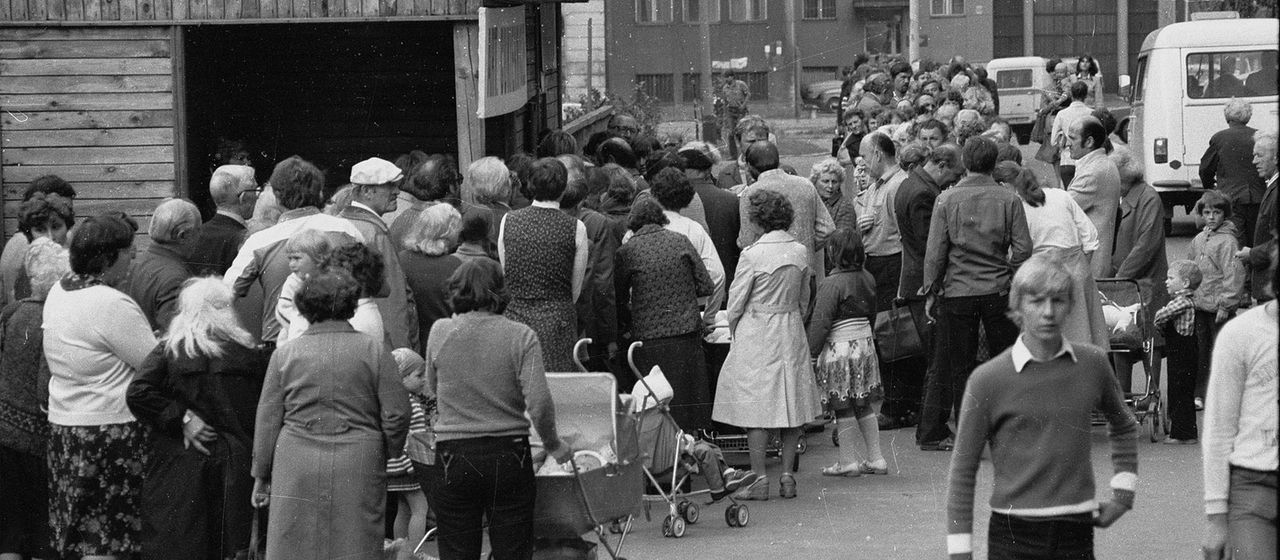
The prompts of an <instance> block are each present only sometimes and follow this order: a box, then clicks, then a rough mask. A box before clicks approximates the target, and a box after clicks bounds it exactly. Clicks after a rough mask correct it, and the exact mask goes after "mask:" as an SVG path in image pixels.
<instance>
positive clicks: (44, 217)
mask: <svg viewBox="0 0 1280 560" xmlns="http://www.w3.org/2000/svg"><path fill="white" fill-rule="evenodd" d="M54 220H61V221H62V224H63V225H65V226H67V229H71V227H72V226H73V225H75V212H73V211H72V209H71V200H70V199H67V198H65V197H63V196H61V195H58V194H55V193H48V194H46V193H43V192H36V193H32V195H31V198H29V199H27V201H26V202H23V203H22V206H20V207H19V208H18V231H21V232H22V234H23V235H25V236H26V237H27V241H31V240H32V238H33V236H32V233H31V232H32V231H34V230H48V229H50V228H51V227H53V225H54V224H53V221H54Z"/></svg>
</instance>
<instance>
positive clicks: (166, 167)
mask: <svg viewBox="0 0 1280 560" xmlns="http://www.w3.org/2000/svg"><path fill="white" fill-rule="evenodd" d="M41 175H57V176H59V177H62V178H63V179H66V180H67V181H70V182H71V183H76V182H79V181H172V180H173V164H172V163H121V164H104V165H6V166H4V177H5V180H6V181H15V182H19V183H30V182H31V180H32V179H35V178H36V177H39V176H41Z"/></svg>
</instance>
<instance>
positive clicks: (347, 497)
mask: <svg viewBox="0 0 1280 560" xmlns="http://www.w3.org/2000/svg"><path fill="white" fill-rule="evenodd" d="M359 294H360V288H359V286H358V285H357V284H356V282H355V280H354V279H352V278H351V277H350V276H349V275H346V274H345V273H329V274H323V275H320V276H318V277H315V278H312V279H309V280H307V282H306V283H304V284H303V285H302V288H301V289H300V290H299V291H298V294H297V296H295V301H296V303H297V306H298V311H299V312H301V313H302V316H303V317H305V318H306V319H307V320H308V321H309V322H310V323H311V327H310V328H308V329H307V331H306V332H305V333H303V335H302V336H301V337H299V338H297V339H294V340H291V341H289V342H287V343H285V344H283V345H281V346H280V348H279V349H277V350H276V352H275V354H273V355H272V356H271V363H270V365H269V366H268V367H267V377H266V381H265V382H264V384H263V387H262V397H261V398H260V399H259V401H258V417H257V422H256V425H255V429H254V438H253V440H254V452H253V476H254V491H253V502H254V505H255V506H257V507H263V506H266V505H268V504H270V506H271V507H270V510H269V511H270V513H269V519H268V525H267V558H268V560H271V559H284V558H289V559H321V558H324V559H328V558H365V559H375V558H380V557H381V555H382V534H383V518H382V516H383V512H384V509H385V499H386V480H385V472H386V471H385V467H386V464H387V454H388V453H391V454H395V455H399V454H400V453H401V451H402V450H403V449H404V441H405V434H406V432H407V431H408V428H409V396H408V393H407V392H406V391H405V388H404V385H403V384H402V383H401V381H400V374H399V373H398V370H397V368H396V362H395V359H394V358H392V356H391V353H390V352H389V351H388V350H387V349H386V348H385V347H384V345H383V343H382V341H381V340H375V339H374V338H373V337H370V336H368V335H365V334H361V333H359V332H356V330H355V329H354V328H352V327H351V324H350V323H348V322H347V320H348V319H350V318H351V316H352V315H353V314H354V313H355V309H356V300H357V298H358V297H359Z"/></svg>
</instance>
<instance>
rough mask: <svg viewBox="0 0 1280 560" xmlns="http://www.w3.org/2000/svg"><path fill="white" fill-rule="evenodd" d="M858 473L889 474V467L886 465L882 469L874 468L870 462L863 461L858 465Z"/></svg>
mask: <svg viewBox="0 0 1280 560" xmlns="http://www.w3.org/2000/svg"><path fill="white" fill-rule="evenodd" d="M858 471H859V472H861V473H862V474H889V465H888V464H887V463H886V464H885V466H883V467H876V466H873V464H872V463H871V461H863V462H861V463H858Z"/></svg>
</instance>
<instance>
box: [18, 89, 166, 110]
mask: <svg viewBox="0 0 1280 560" xmlns="http://www.w3.org/2000/svg"><path fill="white" fill-rule="evenodd" d="M0 107H5V108H6V109H8V110H10V111H80V110H85V111H90V110H136V109H171V108H173V95H172V94H170V93H71V94H41V95H26V94H0Z"/></svg>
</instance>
